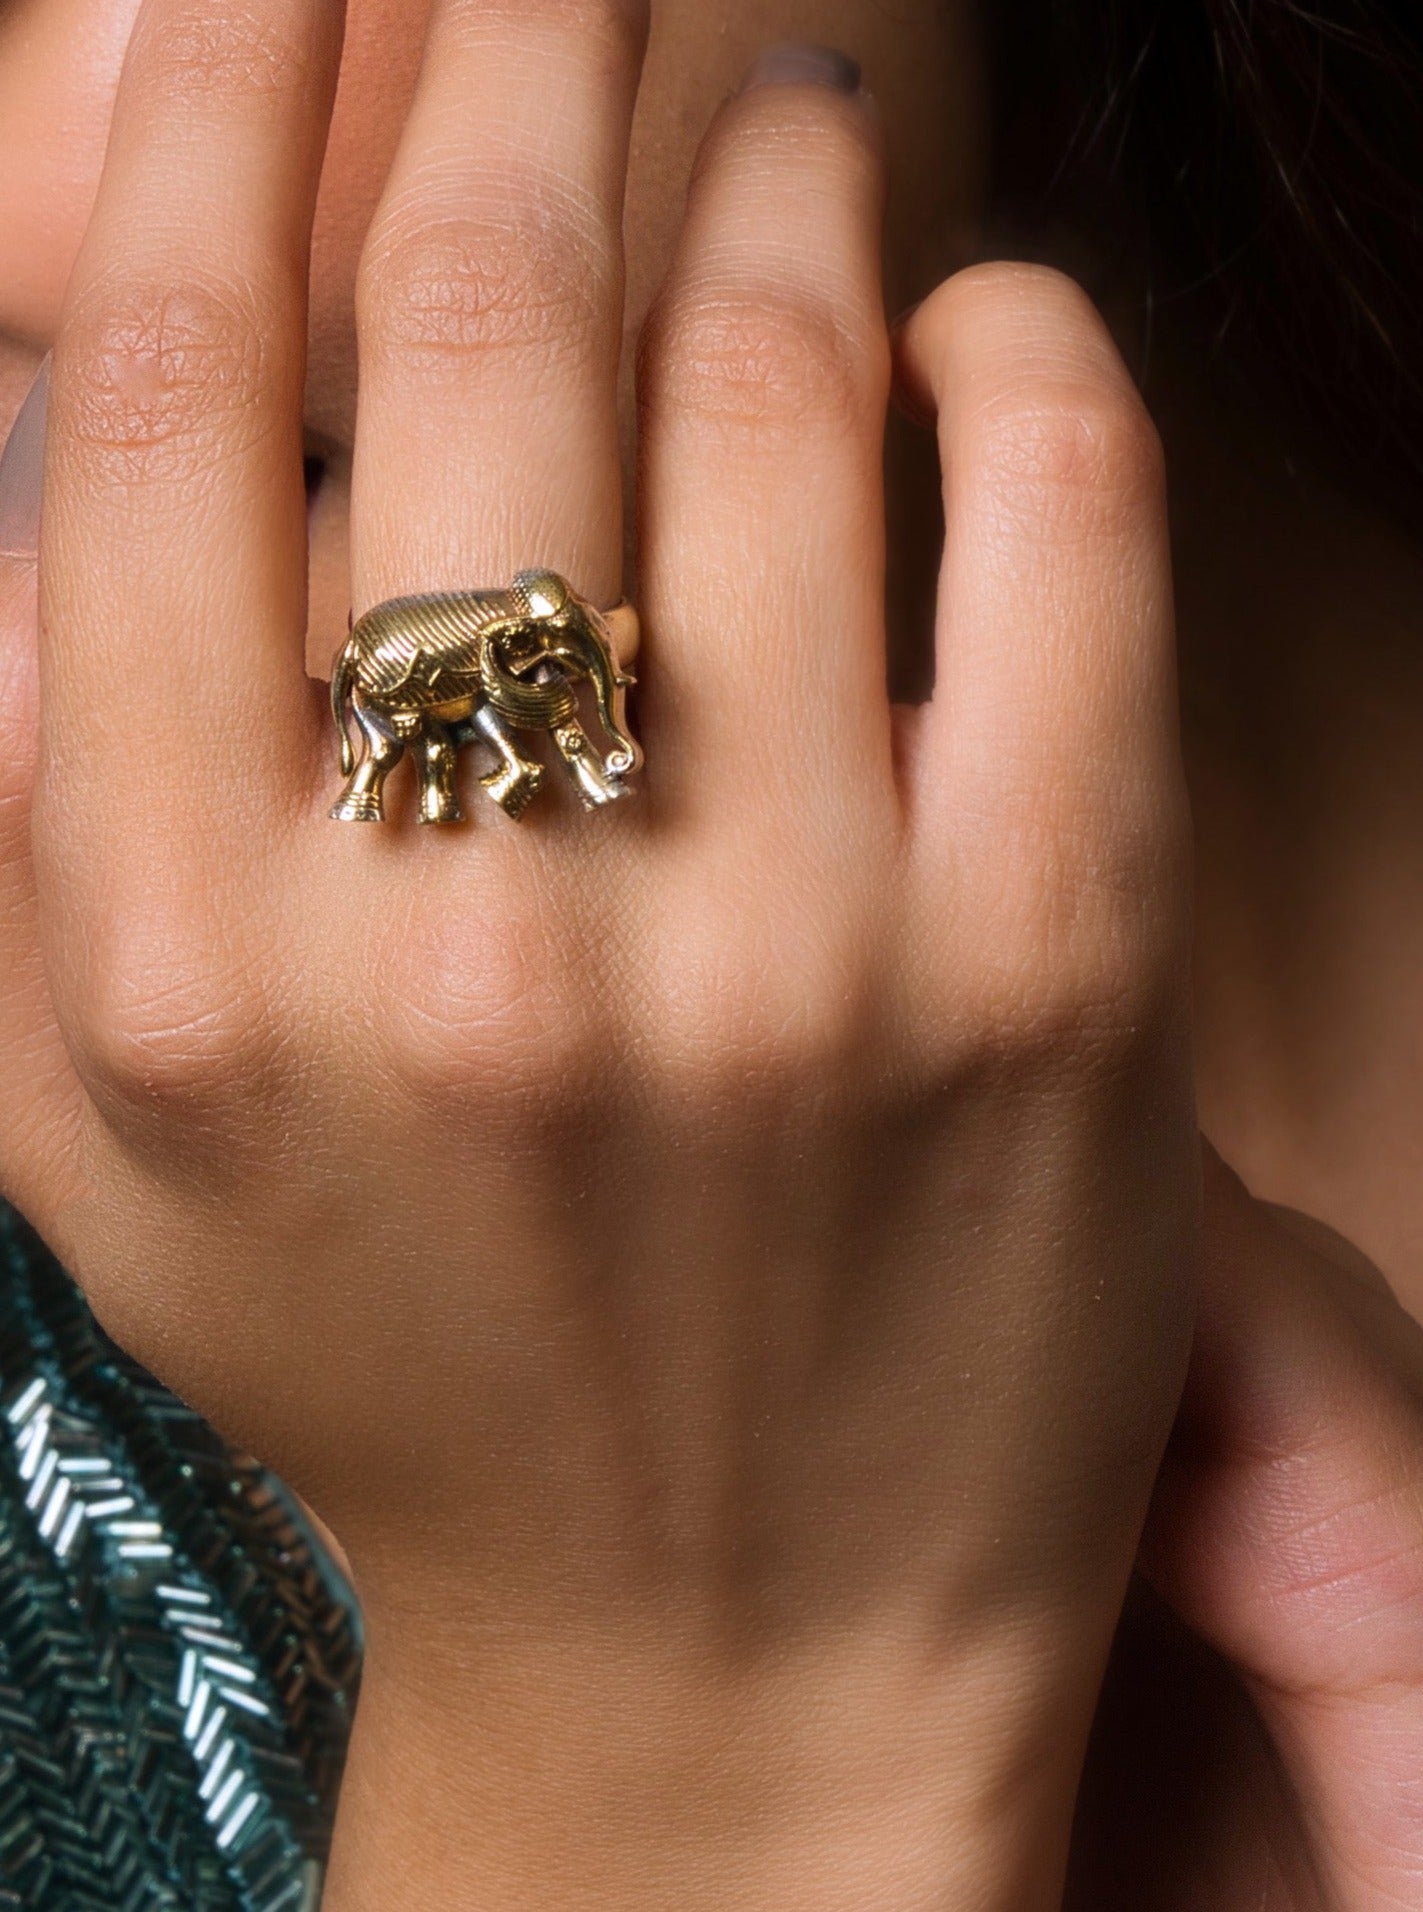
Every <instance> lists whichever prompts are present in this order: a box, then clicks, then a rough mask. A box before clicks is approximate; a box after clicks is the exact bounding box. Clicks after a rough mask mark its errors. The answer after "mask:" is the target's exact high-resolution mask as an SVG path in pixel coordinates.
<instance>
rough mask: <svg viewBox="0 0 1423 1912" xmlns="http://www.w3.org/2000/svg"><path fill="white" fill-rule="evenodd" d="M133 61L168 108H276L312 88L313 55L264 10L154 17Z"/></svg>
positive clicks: (172, 12)
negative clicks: (217, 104)
mask: <svg viewBox="0 0 1423 1912" xmlns="http://www.w3.org/2000/svg"><path fill="white" fill-rule="evenodd" d="M154 15H155V17H153V18H152V19H151V23H150V24H149V25H148V26H147V28H146V30H144V31H143V32H142V38H141V39H140V41H139V42H138V44H137V46H136V48H135V53H136V55H137V57H138V59H139V61H140V62H141V74H142V79H143V82H144V84H145V86H146V88H147V89H149V91H150V92H151V93H152V94H156V95H157V96H158V98H159V100H160V101H161V103H162V106H163V107H164V108H169V109H171V108H172V107H174V106H193V107H198V108H201V107H202V106H204V105H205V104H207V103H209V102H211V101H215V100H220V101H224V102H227V101H231V100H234V99H238V100H241V101H242V102H243V104H244V105H246V106H248V107H257V108H259V109H260V107H261V106H263V105H264V104H268V105H271V106H273V107H276V106H278V105H280V104H281V103H282V102H283V101H284V100H286V99H289V98H291V97H292V96H294V95H295V96H300V95H301V94H303V93H304V92H305V91H306V89H307V87H308V86H309V84H310V82H311V77H312V57H311V49H310V47H309V45H308V44H307V43H305V42H304V41H303V40H302V39H301V38H300V37H299V36H297V35H295V34H293V33H291V32H290V31H288V30H286V29H285V28H283V27H282V25H281V24H280V23H279V21H278V20H276V19H274V18H273V17H272V10H271V9H269V8H265V7H261V6H251V5H247V6H243V5H235V6H223V7H212V6H204V5H193V4H185V5H181V6H176V7H168V8H165V9H161V10H157V9H155V10H154Z"/></svg>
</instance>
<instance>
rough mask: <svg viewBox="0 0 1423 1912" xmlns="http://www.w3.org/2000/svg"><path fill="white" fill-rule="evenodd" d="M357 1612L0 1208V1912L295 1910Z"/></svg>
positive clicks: (342, 1729)
mask: <svg viewBox="0 0 1423 1912" xmlns="http://www.w3.org/2000/svg"><path fill="white" fill-rule="evenodd" d="M359 1661H360V1643H359V1623H358V1619H357V1616H356V1612H355V1607H354V1604H353V1602H352V1600H351V1597H350V1593H349V1590H348V1589H347V1588H346V1586H345V1585H344V1583H343V1582H342V1580H341V1578H340V1576H339V1574H338V1573H337V1571H336V1570H335V1568H334V1567H333V1565H332V1563H331V1561H330V1560H329V1558H328V1557H327V1556H326V1555H325V1554H324V1552H323V1550H322V1548H321V1545H320V1543H319V1541H318V1539H317V1538H316V1536H315V1534H314V1533H312V1532H311V1530H310V1529H309V1527H308V1526H307V1524H306V1522H305V1521H304V1520H303V1518H302V1515H301V1512H300V1510H299V1508H298V1507H297V1506H296V1505H295V1503H294V1502H293V1501H292V1500H291V1498H290V1496H289V1495H287V1494H286V1492H285V1491H284V1490H283V1488H282V1487H281V1485H280V1484H279V1483H278V1482H276V1481H275V1480H273V1479H272V1477H271V1476H270V1475H268V1474H266V1473H264V1471H263V1470H262V1469H261V1468H259V1467H258V1466H256V1464H255V1463H253V1462H251V1461H249V1460H245V1459H243V1458H242V1457H240V1456H234V1455H233V1454H231V1453H230V1452H228V1451H227V1450H226V1449H225V1448H224V1447H223V1445H222V1443H221V1442H220V1441H219V1440H218V1439H217V1438H216V1436H215V1435H214V1434H213V1432H212V1430H211V1429H210V1428H208V1427H207V1426H206V1425H205V1423H204V1422H203V1421H202V1420H201V1419H200V1418H199V1417H198V1416H197V1415H196V1414H194V1413H192V1412H191V1411H190V1410H189V1409H188V1408H186V1407H184V1406H183V1405H182V1404H181V1403H180V1402H179V1401H177V1400H175V1399H174V1398H173V1396H172V1395H171V1394H169V1393H167V1392H166V1391H165V1390H164V1389H163V1388H161V1387H159V1386H158V1384H157V1383H156V1382H155V1381H154V1380H153V1379H152V1377H151V1376H149V1375H148V1374H146V1373H145V1372H144V1371H143V1370H142V1369H141V1368H140V1367H138V1366H137V1364H136V1363H134V1362H133V1361H131V1360H129V1359H128V1358H127V1356H125V1355H124V1354H122V1353H121V1352H120V1351H119V1350H118V1349H117V1348H115V1346H114V1345H113V1343H112V1342H110V1341H109V1340H108V1339H107V1338H106V1336H105V1335H104V1334H103V1332H102V1331H101V1330H100V1328H99V1327H98V1325H97V1324H96V1322H95V1321H94V1318H93V1316H92V1315H91V1314H90V1312H89V1310H88V1308H87V1307H86V1306H85V1304H84V1301H83V1299H82V1297H81V1296H80V1294H79V1293H78V1291H77V1289H76V1288H75V1286H74V1284H73V1282H72V1281H71V1280H70V1279H69V1277H68V1276H67V1275H66V1274H65V1272H64V1270H63V1269H62V1268H61V1267H60V1266H59V1264H58V1263H57V1262H56V1260H55V1259H54V1257H53V1256H52V1255H51V1254H50V1253H49V1252H48V1251H47V1249H46V1248H45V1247H44V1246H43V1244H42V1243H41V1242H40V1240H39V1239H38V1237H37V1236H36V1235H35V1234H34V1232H33V1230H32V1229H31V1228H30V1227H29V1226H28V1225H27V1224H26V1223H25V1222H24V1220H23V1219H22V1218H21V1217H20V1216H19V1215H18V1214H16V1212H15V1211H14V1209H12V1208H8V1207H6V1206H5V1205H4V1204H3V1202H0V1912H13V1909H15V1908H20V1907H23V1908H26V1912H100V1909H101V1908H102V1912H313V1908H314V1907H315V1906H316V1905H317V1904H318V1903H319V1900H320V1896H321V1881H322V1875H323V1870H324V1865H325V1859H326V1853H327V1848H328V1842H329V1836H330V1829H331V1822H332V1816H333V1811H334V1806H335V1799H336V1790H337V1786H338V1784H339V1781H340V1775H341V1766H342V1761H343V1758H344V1755H345V1749H346V1741H347V1736H348V1732H349V1728H350V1721H351V1715H352V1710H353V1707H354V1704H355V1695H356V1685H357V1679H358V1670H359Z"/></svg>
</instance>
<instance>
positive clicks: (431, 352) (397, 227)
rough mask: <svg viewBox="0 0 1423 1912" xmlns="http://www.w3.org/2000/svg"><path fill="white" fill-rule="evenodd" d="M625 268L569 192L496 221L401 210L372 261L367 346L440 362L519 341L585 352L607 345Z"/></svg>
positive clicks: (378, 237)
mask: <svg viewBox="0 0 1423 1912" xmlns="http://www.w3.org/2000/svg"><path fill="white" fill-rule="evenodd" d="M616 273H617V266H616V262H615V260H614V259H613V257H612V256H611V254H610V252H609V249H608V247H607V245H606V244H605V243H604V242H602V241H601V240H600V239H599V238H598V237H597V236H596V235H595V231H594V222H593V220H592V219H591V217H590V216H589V215H588V214H587V212H586V211H585V210H583V209H580V208H578V207H577V206H576V203H575V202H574V200H573V199H572V197H571V196H570V195H569V194H567V193H563V194H561V195H560V194H554V193H552V192H549V193H547V194H545V195H543V196H542V197H538V198H531V199H530V201H529V202H528V203H527V204H526V205H525V206H524V207H523V208H521V209H512V208H511V209H510V210H508V211H506V212H504V213H503V214H501V215H498V216H491V217H488V218H480V217H474V216H472V215H468V214H461V215H459V216H451V217H447V218H432V217H430V216H429V215H428V214H422V215H416V214H414V213H412V212H411V211H409V210H408V209H401V208H394V209H392V210H391V211H390V212H388V213H387V214H386V215H385V216H384V217H383V219H382V221H381V224H380V226H379V228H378V229H376V230H375V231H374V232H373V234H372V238H371V240H370V242H369V243H368V245H367V247H366V251H365V255H364V257H363V260H362V265H361V279H360V298H359V311H360V325H361V337H362V344H363V347H364V348H365V349H367V350H371V351H374V352H375V353H376V354H377V355H379V356H386V357H389V356H396V357H401V358H406V359H412V358H413V359H415V360H417V361H418V360H424V361H427V362H433V363H435V364H438V363H440V362H441V361H445V360H448V359H450V358H451V357H454V358H458V359H465V358H468V357H469V356H471V355H474V354H482V353H485V352H500V351H504V350H507V349H509V348H511V347H513V348H518V349H529V348H533V349H535V350H537V351H538V352H539V353H540V354H542V355H545V356H546V355H547V354H548V353H550V352H556V353H558V354H560V355H563V354H574V355H576V354H579V353H585V354H586V353H589V352H591V351H594V350H596V349H598V348H599V347H600V346H601V344H602V343H603V340H602V330H603V327H602V314H603V313H604V311H605V310H607V309H609V304H610V297H611V292H612V289H613V286H614V283H615V275H616Z"/></svg>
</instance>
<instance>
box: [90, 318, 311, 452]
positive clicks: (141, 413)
mask: <svg viewBox="0 0 1423 1912" xmlns="http://www.w3.org/2000/svg"><path fill="white" fill-rule="evenodd" d="M269 317H270V315H268V314H266V313H265V312H264V310H263V308H262V304H261V301H260V299H259V298H258V296H257V295H256V293H255V292H254V291H253V289H252V288H250V287H238V286H236V285H231V284H218V283H216V282H213V283H209V284H206V285H204V284H201V283H199V282H197V281H190V282H189V283H187V284H185V285H174V284H173V283H172V282H171V281H164V280H138V281H129V282H126V283H121V284H112V283H111V284H105V285H101V286H96V287H94V288H92V289H90V290H89V292H88V293H87V294H86V295H85V299H84V302H83V304H82V305H81V306H80V308H79V309H78V310H77V311H76V312H75V313H74V315H73V316H72V318H71V319H70V321H69V323H68V324H67V325H66V326H65V329H64V332H63V334H62V335H61V339H60V342H59V345H58V347H57V348H56V375H55V391H56V398H57V405H58V409H59V414H60V420H61V423H62V426H63V429H64V432H65V434H66V436H67V437H68V438H69V439H71V440H72V441H73V442H74V443H75V444H76V445H77V446H78V447H79V448H80V449H81V450H82V451H83V452H84V454H85V455H86V457H87V459H88V460H89V462H90V465H91V467H92V466H93V465H94V464H96V463H97V465H98V466H99V467H100V469H103V468H104V467H107V468H109V470H111V472H112V473H113V475H114V476H115V477H116V478H122V477H128V476H132V475H142V474H143V473H144V472H146V471H148V470H150V469H153V468H157V469H158V470H161V471H167V470H169V468H173V469H175V470H176V471H178V472H181V471H182V470H184V469H186V468H188V467H189V466H191V465H192V464H193V463H194V461H195V460H197V459H202V458H203V457H205V455H207V454H208V453H210V451H211V447H212V442H213V439H214V437H217V436H221V437H223V438H226V437H227V436H229V435H231V434H234V433H235V434H237V435H238V436H239V437H241V439H242V440H243V442H250V441H251V440H252V439H253V438H255V437H256V436H257V435H258V434H259V433H260V431H261V430H262V429H263V421H264V420H265V418H266V408H265V407H264V406H263V405H262V403H261V400H262V398H263V395H264V392H265V390H266V389H267V386H268V383H269V365H268V359H269V353H268V350H267V344H266V341H267V339H268V338H269V337H271V336H273V335H274V332H273V327H272V324H271V323H270V322H269Z"/></svg>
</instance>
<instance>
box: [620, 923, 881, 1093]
mask: <svg viewBox="0 0 1423 1912" xmlns="http://www.w3.org/2000/svg"><path fill="white" fill-rule="evenodd" d="M647 960H648V962H649V963H650V966H651V972H652V974H653V975H654V976H655V977H656V978H657V979H658V985H659V986H658V989H657V1000H658V1004H659V1007H658V1016H657V1036H656V1055H655V1056H654V1057H653V1058H652V1060H651V1064H650V1066H651V1067H652V1068H653V1069H654V1070H655V1072H656V1073H657V1074H658V1075H659V1077H660V1078H661V1079H662V1081H663V1082H664V1083H665V1084H666V1085H667V1086H668V1088H669V1089H670V1091H671V1093H672V1096H673V1099H674V1101H681V1102H686V1103H690V1104H691V1105H693V1106H697V1107H701V1108H705V1109H707V1110H709V1111H716V1110H721V1111H722V1112H724V1113H727V1114H733V1115H734V1114H735V1113H736V1112H737V1111H744V1110H747V1109H748V1108H751V1107H762V1108H765V1107H779V1108H782V1109H788V1108H791V1107H793V1106H796V1105H801V1104H804V1103H805V1102H806V1101H807V1100H809V1099H818V1098H820V1097H822V1096H824V1095H827V1094H830V1093H832V1092H833V1088H834V1085H835V1084H837V1083H843V1082H846V1081H848V1080H851V1079H852V1071H851V1069H850V1066H849V1065H850V1064H851V1062H852V1060H853V1059H854V1057H855V1056H856V1055H857V1054H858V1052H859V1051H860V1050H861V1048H862V1047H863V1045H864V1044H865V1042H866V1040H867V1039H868V1038H869V1030H870V1023H871V1015H870V1005H871V1004H872V1002H873V1001H874V1000H875V999H876V998H875V996H874V993H873V991H872V990H871V989H870V988H869V986H868V978H867V969H868V965H867V963H866V962H865V960H864V956H863V952H861V951H859V950H858V949H857V947H856V946H855V942H854V939H853V938H850V937H846V938H844V939H837V938H835V937H832V936H829V935H827V934H826V933H825V930H824V926H823V925H821V926H819V927H817V925H815V924H813V923H812V922H810V921H809V920H808V919H807V918H804V917H802V918H800V919H798V920H795V919H793V918H792V917H790V916H789V915H784V916H783V915H781V914H779V913H778V914H777V915H776V916H775V918H774V919H769V918H764V919H763V918H756V917H751V918H748V917H747V915H746V913H745V911H744V910H741V909H738V908H737V906H736V905H735V904H734V903H733V904H729V905H727V906H726V907H725V909H723V907H722V906H721V905H719V904H717V903H715V902H708V901H707V900H706V899H702V900H701V902H700V903H699V904H696V903H692V902H688V903H687V904H686V905H685V906H684V907H683V908H681V909H679V910H678V912H677V914H676V916H675V918H673V919H671V920H669V922H668V923H667V925H666V928H665V932H664V936H663V947H662V948H661V949H660V950H659V949H657V948H656V947H653V948H652V949H650V950H649V952H648V954H647Z"/></svg>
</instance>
